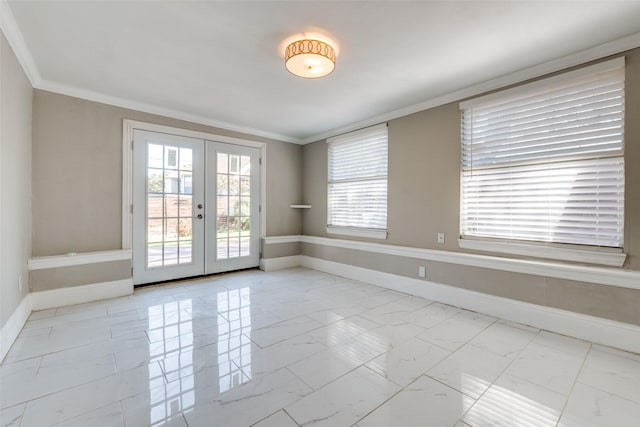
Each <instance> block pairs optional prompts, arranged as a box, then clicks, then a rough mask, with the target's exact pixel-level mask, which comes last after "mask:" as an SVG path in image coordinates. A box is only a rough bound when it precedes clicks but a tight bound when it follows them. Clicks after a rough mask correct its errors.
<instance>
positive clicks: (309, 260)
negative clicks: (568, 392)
mask: <svg viewBox="0 0 640 427" xmlns="http://www.w3.org/2000/svg"><path fill="white" fill-rule="evenodd" d="M301 261H302V265H303V266H304V267H308V268H312V269H314V270H319V271H324V272H326V273H331V274H335V275H337V276H342V277H346V278H349V279H353V280H358V281H361V282H365V283H370V284H373V285H377V286H380V287H384V288H387V289H392V290H395V291H399V292H404V293H408V294H411V295H416V296H420V297H423V298H427V299H430V300H434V301H438V302H441V303H445V304H449V305H453V306H456V307H461V308H465V309H467V310H472V311H477V312H480V313H484V314H488V315H491V316H495V317H498V318H501V319H505V320H510V321H513V322H517V323H522V324H525V325H531V326H534V327H536V328H539V329H545V330H548V331H552V332H556V333H559V334H563V335H569V336H572V337H576V338H581V339H584V340H587V341H591V342H594V343H597V344H602V345H606V346H611V347H616V348H620V349H623V350H627V351H631V352H634V353H640V326H636V325H631V324H627V323H622V322H616V321H613V320H607V319H602V318H599V317H595V316H588V315H585V314H579V313H573V312H570V311H566V310H560V309H557V308H551V307H545V306H541V305H536V304H530V303H526V302H522V301H517V300H513V299H509V298H502V297H497V296H493V295H488V294H483V293H480V292H474V291H469V290H466V289H462V288H456V287H454V286H448V285H442V284H439V283H433V282H428V281H425V280H419V279H413V278H410V277H404V276H398V275H395V274H390V273H383V272H380V271H375V270H369V269H366V268H361V267H354V266H351V265H347V264H342V263H338V262H333V261H326V260H323V259H319V258H313V257H308V256H304V255H302V256H301Z"/></svg>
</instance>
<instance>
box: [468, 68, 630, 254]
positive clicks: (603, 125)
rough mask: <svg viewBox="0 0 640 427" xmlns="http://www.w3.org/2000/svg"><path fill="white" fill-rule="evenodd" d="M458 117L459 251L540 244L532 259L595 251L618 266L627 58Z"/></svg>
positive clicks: (493, 100)
mask: <svg viewBox="0 0 640 427" xmlns="http://www.w3.org/2000/svg"><path fill="white" fill-rule="evenodd" d="M460 107H461V110H462V112H463V113H462V128H461V133H462V171H461V180H462V186H461V189H462V197H461V213H460V229H461V240H460V245H461V246H462V247H468V248H474V249H489V250H498V251H502V252H510V250H509V246H508V245H506V246H504V248H503V249H504V250H500V249H499V248H500V247H501V246H500V245H495V244H494V245H493V246H488V247H482V245H478V244H477V243H474V242H473V238H476V239H478V238H480V239H485V240H492V241H493V242H494V243H495V241H496V240H498V241H500V240H501V241H503V242H504V241H511V242H514V243H515V242H519V243H520V245H514V246H513V247H522V246H523V245H522V243H526V242H537V243H538V244H540V243H543V244H545V245H544V246H543V248H542V250H541V251H536V250H535V249H534V253H531V255H535V256H542V257H552V258H556V257H562V256H561V255H558V254H560V253H567V252H571V251H567V249H577V250H585V249H588V250H593V249H597V250H600V252H605V253H606V252H613V253H614V255H617V256H616V257H615V258H616V261H612V262H608V261H603V263H605V264H608V263H610V264H611V265H618V264H620V265H621V263H620V255H622V258H621V259H622V262H624V255H623V254H621V252H622V247H623V243H624V242H623V234H624V233H623V230H624V58H618V59H616V60H612V61H608V62H604V63H600V64H596V65H594V66H591V67H587V68H583V69H581V70H577V71H574V72H570V73H565V74H563V75H560V76H556V77H552V78H549V79H545V80H541V81H538V82H535V83H532V84H529V85H525V86H521V87H518V88H515V89H511V90H506V91H502V92H499V93H495V94H491V95H488V96H485V97H481V98H477V99H474V100H471V101H467V102H463V103H462V104H461V105H460ZM465 239H466V240H465ZM549 247H552V248H553V247H558V248H559V249H560V251H562V252H560V251H558V252H553V250H551V251H549ZM560 247H561V248H560ZM539 248H540V247H539ZM604 248H609V249H604ZM611 248H614V249H611ZM616 249H617V250H616ZM616 252H617V254H615V253H616ZM517 253H519V254H529V253H526V251H525V252H517ZM563 259H571V260H575V261H584V259H582V258H580V257H579V256H578V257H577V258H572V257H571V256H569V257H568V258H563ZM590 262H593V261H590Z"/></svg>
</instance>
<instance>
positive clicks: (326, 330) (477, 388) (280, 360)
mask: <svg viewBox="0 0 640 427" xmlns="http://www.w3.org/2000/svg"><path fill="white" fill-rule="evenodd" d="M0 378H1V379H0V381H1V382H0V398H1V399H0V425H1V426H2V427H7V426H21V427H32V426H37V427H41V426H78V427H101V426H114V427H122V426H126V427H140V426H182V427H185V426H188V427H199V426H221V427H233V426H261V427H266V426H276V427H288V426H331V427H339V426H354V425H355V426H359V427H370V426H399V427H410V426H435V427H439V426H443V427H468V426H509V427H512V426H531V427H533V426H562V427H569V426H575V427H585V426H606V427H615V426H640V355H637V354H631V353H626V352H623V351H619V350H616V349H612V348H607V347H603V346H599V345H595V344H592V343H589V342H585V341H581V340H578V339H574V338H570V337H565V336H561V335H557V334H553V333H550V332H546V331H540V330H538V329H534V328H531V327H527V326H524V325H519V324H514V323H509V322H506V321H502V320H500V319H496V318H493V317H490V316H486V315H482V314H478V313H474V312H470V311H466V310H463V309H460V308H456V307H452V306H448V305H444V304H440V303H437V302H433V301H428V300H425V299H422V298H417V297H413V296H409V295H405V294H402V293H398V292H394V291H390V290H386V289H383V288H380V287H376V286H371V285H367V284H364V283H359V282H354V281H351V280H348V279H344V278H340V277H336V276H332V275H329V274H325V273H322V272H318V271H313V270H308V269H303V268H298V269H290V270H283V271H278V272H271V273H264V272H260V271H247V272H239V273H233V274H227V275H219V276H212V277H209V278H205V279H198V280H191V281H181V282H177V283H174V284H169V285H164V286H153V287H146V288H142V289H139V290H137V291H136V292H135V293H134V295H132V296H129V297H124V298H118V299H111V300H106V301H99V302H95V303H89V304H82V305H76V306H69V307H64V308H58V309H51V310H45V311H39V312H35V313H33V314H32V315H31V317H30V318H29V320H28V322H27V323H26V325H25V327H24V329H23V330H22V332H21V334H20V336H19V337H18V339H17V341H16V342H15V344H14V345H13V347H12V348H11V350H10V352H9V353H8V355H7V357H6V358H5V360H4V362H3V364H2V366H1V377H0Z"/></svg>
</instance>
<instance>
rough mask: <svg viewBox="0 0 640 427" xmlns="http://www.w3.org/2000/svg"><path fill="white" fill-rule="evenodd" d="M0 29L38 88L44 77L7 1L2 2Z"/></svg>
mask: <svg viewBox="0 0 640 427" xmlns="http://www.w3.org/2000/svg"><path fill="white" fill-rule="evenodd" d="M0 28H2V32H3V33H4V35H5V37H6V38H7V41H8V42H9V46H11V49H13V52H14V53H15V55H16V58H18V62H19V63H20V65H21V66H22V69H23V70H24V72H25V74H26V75H27V78H28V79H29V82H30V83H31V86H33V87H37V86H38V85H39V84H40V83H41V82H42V77H41V76H40V72H39V71H38V67H37V66H36V63H35V61H34V60H33V56H32V55H31V51H29V48H27V43H26V42H25V40H24V37H23V36H22V32H21V31H20V28H18V24H17V23H16V18H15V16H13V12H12V11H11V7H10V6H9V3H7V0H0Z"/></svg>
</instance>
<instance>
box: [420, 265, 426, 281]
mask: <svg viewBox="0 0 640 427" xmlns="http://www.w3.org/2000/svg"><path fill="white" fill-rule="evenodd" d="M418 277H423V278H424V277H427V267H425V266H424V265H421V266H420V267H418Z"/></svg>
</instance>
